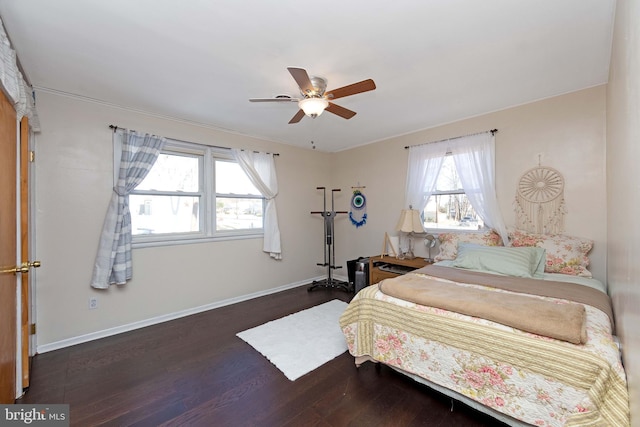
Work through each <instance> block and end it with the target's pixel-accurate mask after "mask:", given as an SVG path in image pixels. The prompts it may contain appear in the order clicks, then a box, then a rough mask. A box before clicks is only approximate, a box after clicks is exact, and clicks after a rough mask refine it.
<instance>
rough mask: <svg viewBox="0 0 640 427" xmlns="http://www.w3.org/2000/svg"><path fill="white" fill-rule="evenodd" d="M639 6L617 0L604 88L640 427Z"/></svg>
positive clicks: (618, 310) (618, 308) (615, 269)
mask: <svg viewBox="0 0 640 427" xmlns="http://www.w3.org/2000/svg"><path fill="white" fill-rule="evenodd" d="M639 3H640V2H638V1H635V0H618V3H617V7H616V21H615V32H614V37H613V52H612V56H611V68H610V73H609V85H608V87H607V206H608V211H609V214H608V222H607V230H608V237H609V239H608V259H609V264H608V271H607V276H608V281H609V289H610V293H611V297H612V299H613V304H614V310H615V314H616V323H617V327H618V335H619V336H620V339H621V341H622V346H623V360H624V363H625V370H626V372H627V380H628V383H629V395H630V401H631V423H632V425H633V426H640V333H639V332H638V325H639V324H640V262H639V261H640V222H638V221H637V220H636V219H637V217H638V213H639V212H640V180H639V179H638V176H637V175H636V172H638V168H639V165H640V83H639V79H640V54H639V53H638V51H639V50H640V30H639V25H638V23H639V22H640V4H639Z"/></svg>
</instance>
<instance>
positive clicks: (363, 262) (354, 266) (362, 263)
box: [347, 257, 369, 293]
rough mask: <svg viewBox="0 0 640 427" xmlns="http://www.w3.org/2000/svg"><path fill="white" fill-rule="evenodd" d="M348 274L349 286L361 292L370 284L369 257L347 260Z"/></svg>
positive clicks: (356, 291)
mask: <svg viewBox="0 0 640 427" xmlns="http://www.w3.org/2000/svg"><path fill="white" fill-rule="evenodd" d="M347 274H348V276H349V287H350V288H351V289H353V290H354V291H355V293H358V292H360V291H361V290H362V289H363V288H364V287H365V286H367V285H368V284H369V258H364V257H360V258H358V259H354V260H351V261H347Z"/></svg>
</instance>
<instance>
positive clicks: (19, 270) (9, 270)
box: [0, 264, 29, 274]
mask: <svg viewBox="0 0 640 427" xmlns="http://www.w3.org/2000/svg"><path fill="white" fill-rule="evenodd" d="M28 272H29V267H28V266H25V265H24V264H23V265H21V266H19V267H13V268H5V269H3V270H0V274H2V273H12V274H17V273H28Z"/></svg>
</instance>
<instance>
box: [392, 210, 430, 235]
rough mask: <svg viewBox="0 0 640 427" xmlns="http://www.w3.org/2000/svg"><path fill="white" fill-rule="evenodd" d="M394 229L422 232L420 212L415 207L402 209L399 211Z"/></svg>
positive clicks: (405, 231)
mask: <svg viewBox="0 0 640 427" xmlns="http://www.w3.org/2000/svg"><path fill="white" fill-rule="evenodd" d="M396 231H402V232H404V233H424V227H422V220H421V219H420V212H418V211H417V210H415V209H403V210H402V212H400V220H398V225H396Z"/></svg>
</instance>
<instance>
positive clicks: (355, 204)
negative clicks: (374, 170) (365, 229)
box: [349, 187, 367, 228]
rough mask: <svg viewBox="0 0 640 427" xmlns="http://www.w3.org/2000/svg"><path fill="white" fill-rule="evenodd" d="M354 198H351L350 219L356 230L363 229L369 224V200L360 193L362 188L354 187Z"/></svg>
mask: <svg viewBox="0 0 640 427" xmlns="http://www.w3.org/2000/svg"><path fill="white" fill-rule="evenodd" d="M354 188H355V190H353V196H352V197H351V211H350V212H349V219H350V220H351V223H352V224H353V225H355V226H356V228H358V227H361V226H363V225H365V224H366V223H367V198H366V197H364V194H362V192H361V191H360V188H364V187H354Z"/></svg>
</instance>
